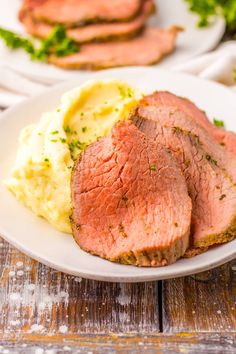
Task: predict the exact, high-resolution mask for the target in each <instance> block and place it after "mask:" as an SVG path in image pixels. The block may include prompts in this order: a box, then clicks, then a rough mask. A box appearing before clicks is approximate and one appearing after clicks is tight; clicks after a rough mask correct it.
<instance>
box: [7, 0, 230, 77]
mask: <svg viewBox="0 0 236 354" xmlns="http://www.w3.org/2000/svg"><path fill="white" fill-rule="evenodd" d="M21 1H22V0H1V10H0V26H2V27H6V28H9V29H12V30H15V31H17V32H22V33H24V28H23V27H22V26H21V24H20V23H19V21H18V20H17V13H18V9H19V6H20V4H21ZM157 6H158V12H157V14H156V15H155V16H154V17H153V18H152V19H151V21H150V23H151V24H153V25H157V26H160V27H168V26H170V25H173V24H177V25H180V26H182V27H184V28H185V32H183V33H181V34H180V35H179V38H178V42H177V49H176V51H175V52H174V53H173V54H172V55H170V56H169V57H167V58H166V59H165V60H163V61H162V62H161V63H159V64H158V67H168V68H169V67H171V66H174V65H177V64H179V63H183V62H184V61H186V60H187V59H190V58H191V57H194V56H196V55H199V54H201V53H204V52H206V51H209V50H210V49H212V48H214V47H215V46H216V45H217V43H218V42H219V41H220V39H221V37H222V35H223V33H224V30H225V23H224V20H223V19H222V18H217V19H216V21H215V22H214V23H213V24H212V25H211V26H210V27H208V28H204V29H199V28H198V27H197V26H196V23H197V19H198V17H197V16H196V15H194V14H192V13H190V12H189V11H188V9H187V5H186V3H185V2H184V0H157ZM0 61H1V62H2V63H3V64H4V65H7V66H9V67H11V68H13V69H15V70H16V71H18V72H21V73H23V74H25V75H26V76H28V77H31V78H35V79H37V80H39V81H43V82H49V83H50V82H58V81H61V80H66V79H69V78H74V77H75V75H78V74H80V75H81V74H82V73H83V72H82V71H66V70H63V69H59V68H56V67H54V66H52V65H48V64H40V63H35V62H32V61H30V60H29V59H28V57H27V55H26V54H25V53H23V52H22V51H17V52H10V51H9V50H7V49H6V48H5V47H4V46H3V44H2V43H0Z"/></svg>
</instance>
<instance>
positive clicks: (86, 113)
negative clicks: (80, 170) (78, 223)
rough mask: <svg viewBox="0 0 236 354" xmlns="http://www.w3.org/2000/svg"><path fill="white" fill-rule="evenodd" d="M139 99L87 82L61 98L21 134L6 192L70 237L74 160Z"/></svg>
mask: <svg viewBox="0 0 236 354" xmlns="http://www.w3.org/2000/svg"><path fill="white" fill-rule="evenodd" d="M141 97H142V94H141V93H140V92H139V91H138V90H134V89H133V88H132V87H130V86H129V85H127V84H125V83H123V82H119V81H112V80H104V81H90V82H88V83H86V84H85V85H83V86H80V87H79V88H76V89H74V90H72V91H70V92H68V93H66V94H64V95H63V96H62V100H61V105H60V106H59V107H58V108H57V109H56V110H55V111H53V112H50V113H46V114H44V115H43V116H42V118H41V120H40V122H39V123H38V124H32V125H30V126H27V127H26V128H24V129H23V130H22V132H21V134H20V139H19V140H20V145H19V149H18V153H17V159H16V163H15V167H14V169H13V172H12V176H11V178H10V179H9V180H7V181H5V183H6V185H7V187H8V188H9V189H10V190H11V191H12V192H13V193H14V194H15V196H16V198H17V199H18V200H20V201H21V202H23V203H24V204H25V205H26V206H27V207H29V208H30V209H32V211H33V212H34V213H35V214H37V215H39V216H42V217H44V218H45V219H47V220H48V221H49V222H50V223H51V224H52V225H53V226H54V227H55V228H57V229H58V230H60V231H63V232H68V233H70V232H71V225H70V214H71V196H70V195H71V190H70V180H71V171H72V168H73V163H74V160H75V159H76V157H77V156H78V155H79V154H80V153H81V152H82V151H83V150H84V149H85V148H86V147H87V146H88V145H89V144H91V143H92V142H94V141H95V140H97V139H98V138H99V137H101V136H104V135H107V134H108V133H109V132H110V130H111V128H112V126H113V125H114V123H115V122H117V121H118V120H125V119H126V118H127V117H128V116H129V112H130V110H131V109H132V108H133V107H134V106H135V105H136V103H137V101H138V100H139V99H140V98H141Z"/></svg>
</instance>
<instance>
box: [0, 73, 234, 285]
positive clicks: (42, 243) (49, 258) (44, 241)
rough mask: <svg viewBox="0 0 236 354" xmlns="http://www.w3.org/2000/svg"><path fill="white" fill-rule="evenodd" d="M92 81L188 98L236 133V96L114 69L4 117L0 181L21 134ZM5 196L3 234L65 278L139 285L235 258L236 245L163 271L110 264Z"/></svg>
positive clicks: (173, 76)
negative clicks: (71, 91) (68, 94)
mask: <svg viewBox="0 0 236 354" xmlns="http://www.w3.org/2000/svg"><path fill="white" fill-rule="evenodd" d="M91 78H93V79H96V78H118V79H122V80H125V81H127V82H128V83H130V84H132V85H134V86H136V87H139V88H140V89H142V90H143V91H144V92H146V93H151V92H153V91H154V90H157V89H158V90H169V91H172V92H174V93H177V94H179V95H183V96H187V97H189V98H190V99H192V100H193V101H194V102H196V103H197V104H198V105H199V107H201V108H203V109H204V110H206V112H207V113H208V114H209V117H218V118H220V119H223V120H224V121H225V123H226V126H227V128H228V129H231V130H235V131H236V113H235V112H236V95H235V93H233V92H231V91H230V90H228V89H227V88H225V87H224V86H221V85H219V84H216V83H212V82H209V81H204V80H201V79H198V78H195V77H192V76H189V75H183V74H178V73H170V72H167V71H164V70H161V69H154V68H127V69H114V70H107V71H104V72H99V73H96V74H87V75H85V77H84V78H82V77H81V78H78V79H76V80H74V81H72V82H68V83H64V84H60V85H57V86H55V87H54V88H51V89H49V90H47V91H46V92H45V93H44V94H42V95H40V96H38V97H35V98H32V99H30V100H28V101H25V102H24V103H21V104H19V105H18V106H15V107H14V108H11V109H10V110H8V111H6V112H4V113H3V114H2V115H1V117H0V162H1V168H0V181H2V180H3V179H4V178H6V177H8V176H9V173H10V169H11V167H12V165H13V162H14V159H15V155H16V150H17V144H18V143H17V138H18V134H19V131H20V130H21V128H23V127H24V126H25V125H26V124H29V123H32V122H37V121H38V120H39V118H40V116H41V114H42V113H43V112H44V111H48V110H51V109H53V108H54V107H55V106H56V105H57V104H58V103H59V100H60V96H61V94H62V93H63V92H65V91H67V90H69V89H72V88H73V87H76V86H77V85H79V84H81V83H83V82H84V80H88V79H91ZM0 196H1V198H0V234H1V235H2V236H3V237H4V238H5V239H6V240H7V241H9V242H10V243H11V244H13V245H14V246H15V247H17V248H19V249H20V250H21V251H22V252H24V253H26V254H28V255H29V256H31V257H33V258H35V259H37V260H39V261H41V262H42V263H45V264H47V265H49V266H51V267H53V268H56V269H58V270H60V271H63V272H66V273H70V274H74V275H78V276H82V277H86V278H91V279H99V280H106V281H117V282H118V281H122V282H138V281H148V280H157V279H166V278H173V277H179V276H184V275H187V274H191V273H196V272H200V271H203V270H207V269H210V268H213V267H215V266H218V265H220V264H222V263H224V262H227V261H229V260H231V259H233V258H234V257H235V256H236V239H235V240H234V241H232V242H230V243H227V244H225V245H221V246H218V247H215V248H212V249H211V250H209V251H208V252H206V253H203V254H201V255H199V256H196V257H194V258H191V259H181V260H179V261H177V262H176V263H175V264H173V265H170V266H166V267H162V268H138V267H133V266H126V265H119V264H115V263H111V262H108V261H105V260H103V259H100V258H98V257H95V256H92V255H90V254H87V253H85V252H83V251H82V250H80V248H79V247H78V246H77V245H76V244H75V242H74V240H73V238H72V236H69V235H65V234H62V233H60V232H57V231H56V230H54V229H53V228H52V227H51V226H50V225H49V224H48V223H47V222H46V221H44V220H43V219H41V218H38V217H36V216H34V215H33V214H32V212H31V211H30V210H28V209H26V208H25V207H24V206H23V205H21V204H20V203H19V202H17V201H16V200H15V198H14V196H13V195H12V194H11V193H10V192H8V190H6V188H5V187H4V185H3V183H2V182H0Z"/></svg>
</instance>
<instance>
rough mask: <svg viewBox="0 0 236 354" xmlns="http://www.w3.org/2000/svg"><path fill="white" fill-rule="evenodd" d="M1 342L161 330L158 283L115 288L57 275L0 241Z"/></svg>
mask: <svg viewBox="0 0 236 354" xmlns="http://www.w3.org/2000/svg"><path fill="white" fill-rule="evenodd" d="M0 263H1V264H0V339H2V340H9V339H14V338H15V339H20V338H24V337H25V336H26V335H28V336H33V338H35V340H37V338H38V336H39V335H43V336H44V337H46V336H49V337H47V338H49V339H50V338H51V339H52V337H53V336H57V339H58V341H62V340H63V338H64V339H65V338H67V336H70V335H74V334H77V333H89V334H102V333H133V332H135V333H137V334H138V333H141V334H145V333H149V334H155V333H157V332H158V331H159V315H158V289H157V286H156V283H154V282H149V283H141V284H116V283H104V282H97V281H91V280H85V279H80V278H77V277H74V276H70V275H66V274H63V273H59V272H57V271H55V270H52V269H50V268H48V267H46V266H44V265H42V264H40V263H38V262H36V261H34V260H32V259H31V258H29V257H27V256H25V255H23V254H22V253H20V252H18V251H17V250H16V249H14V248H13V247H11V246H9V244H8V243H7V242H4V241H3V240H2V239H0Z"/></svg>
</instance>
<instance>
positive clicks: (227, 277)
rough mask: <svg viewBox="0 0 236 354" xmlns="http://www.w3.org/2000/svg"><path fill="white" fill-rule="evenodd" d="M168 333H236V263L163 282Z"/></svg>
mask: <svg viewBox="0 0 236 354" xmlns="http://www.w3.org/2000/svg"><path fill="white" fill-rule="evenodd" d="M163 330H164V332H169V333H173V332H182V331H184V332H204V331H209V332H236V261H233V262H230V263H228V264H226V265H224V266H222V267H219V268H217V269H214V270H212V271H209V272H205V273H201V274H199V275H196V276H192V277H185V278H179V279H172V280H168V281H165V282H163Z"/></svg>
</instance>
